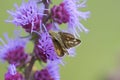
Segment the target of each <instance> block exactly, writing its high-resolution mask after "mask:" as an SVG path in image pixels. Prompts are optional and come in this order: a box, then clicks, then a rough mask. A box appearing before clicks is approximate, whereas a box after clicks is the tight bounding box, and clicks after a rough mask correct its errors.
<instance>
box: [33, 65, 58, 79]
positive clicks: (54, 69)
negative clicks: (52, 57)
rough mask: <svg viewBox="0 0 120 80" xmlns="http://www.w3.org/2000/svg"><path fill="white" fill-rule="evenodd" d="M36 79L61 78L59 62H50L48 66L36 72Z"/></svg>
mask: <svg viewBox="0 0 120 80" xmlns="http://www.w3.org/2000/svg"><path fill="white" fill-rule="evenodd" d="M34 79H35V80H60V76H59V66H58V64H57V63H48V64H47V66H46V67H45V68H44V69H42V70H40V71H36V72H35V73H34Z"/></svg>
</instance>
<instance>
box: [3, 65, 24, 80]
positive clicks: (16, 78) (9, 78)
mask: <svg viewBox="0 0 120 80" xmlns="http://www.w3.org/2000/svg"><path fill="white" fill-rule="evenodd" d="M5 80H24V78H23V76H22V75H21V74H20V73H18V72H17V71H16V67H15V66H14V65H12V64H10V66H9V68H8V72H7V73H6V74H5Z"/></svg>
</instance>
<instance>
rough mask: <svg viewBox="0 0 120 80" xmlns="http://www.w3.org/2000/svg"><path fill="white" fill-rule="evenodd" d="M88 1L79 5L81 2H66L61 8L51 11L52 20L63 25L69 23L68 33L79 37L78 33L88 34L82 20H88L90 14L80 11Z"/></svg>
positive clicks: (70, 0) (65, 0)
mask: <svg viewBox="0 0 120 80" xmlns="http://www.w3.org/2000/svg"><path fill="white" fill-rule="evenodd" d="M85 3H86V0H85V1H83V2H82V3H79V0H64V1H63V2H62V3H61V4H60V5H59V6H54V7H53V8H52V9H51V13H52V18H53V20H54V21H55V22H57V23H59V24H62V23H68V31H69V32H71V33H72V34H74V35H75V36H79V34H78V32H82V31H85V32H88V29H86V28H85V27H84V26H83V25H82V24H81V22H80V21H81V20H82V19H83V20H86V19H87V18H88V17H89V14H90V12H89V11H87V12H82V11H80V10H79V9H81V8H83V7H85V6H86V5H85Z"/></svg>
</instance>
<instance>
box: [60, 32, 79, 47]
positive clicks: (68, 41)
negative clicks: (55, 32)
mask: <svg viewBox="0 0 120 80" xmlns="http://www.w3.org/2000/svg"><path fill="white" fill-rule="evenodd" d="M59 34H60V36H61V39H62V41H63V43H64V45H65V47H66V48H67V49H69V48H71V47H75V46H77V45H78V44H80V42H81V40H79V39H77V38H75V37H74V36H73V35H72V34H70V33H65V32H59Z"/></svg>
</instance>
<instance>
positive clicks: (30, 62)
mask: <svg viewBox="0 0 120 80" xmlns="http://www.w3.org/2000/svg"><path fill="white" fill-rule="evenodd" d="M85 3H86V1H83V2H79V1H78V0H63V1H62V2H61V3H60V4H59V5H54V6H53V7H52V8H50V7H49V5H50V4H53V2H52V0H28V2H25V1H24V0H23V2H22V4H21V5H20V6H18V5H17V4H15V8H16V10H15V11H12V10H9V11H8V13H9V14H10V15H11V19H8V20H7V22H10V23H13V24H15V25H16V26H19V27H21V28H23V29H24V30H25V31H26V33H28V34H29V35H28V36H21V35H20V33H19V31H16V32H15V33H14V34H15V37H14V38H9V37H8V35H7V34H5V35H4V37H5V40H6V41H3V39H0V42H1V43H2V45H0V61H3V62H8V64H9V67H8V71H7V72H6V74H5V76H4V77H5V80H60V76H59V64H61V63H62V62H63V61H62V59H63V58H64V56H65V55H70V56H73V55H74V53H75V46H77V45H79V44H80V42H81V40H80V39H79V37H78V36H79V32H82V31H85V32H88V29H87V28H85V27H84V26H83V25H82V24H81V22H80V21H81V20H82V19H83V20H86V19H87V18H88V17H89V14H90V12H89V11H87V12H82V11H80V10H79V9H80V8H83V7H85V6H86V5H85ZM61 24H67V25H68V26H67V28H66V29H65V30H60V29H61V28H59V26H60V25H61ZM18 33H19V34H18ZM30 41H31V42H32V43H33V45H34V48H33V51H32V52H31V53H28V52H26V48H27V47H26V46H27V44H28V43H29V42H30ZM36 61H39V62H40V63H41V66H42V69H35V70H34V69H33V67H34V66H35V65H34V63H35V62H36ZM43 63H44V64H43ZM23 70H24V71H23Z"/></svg>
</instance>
